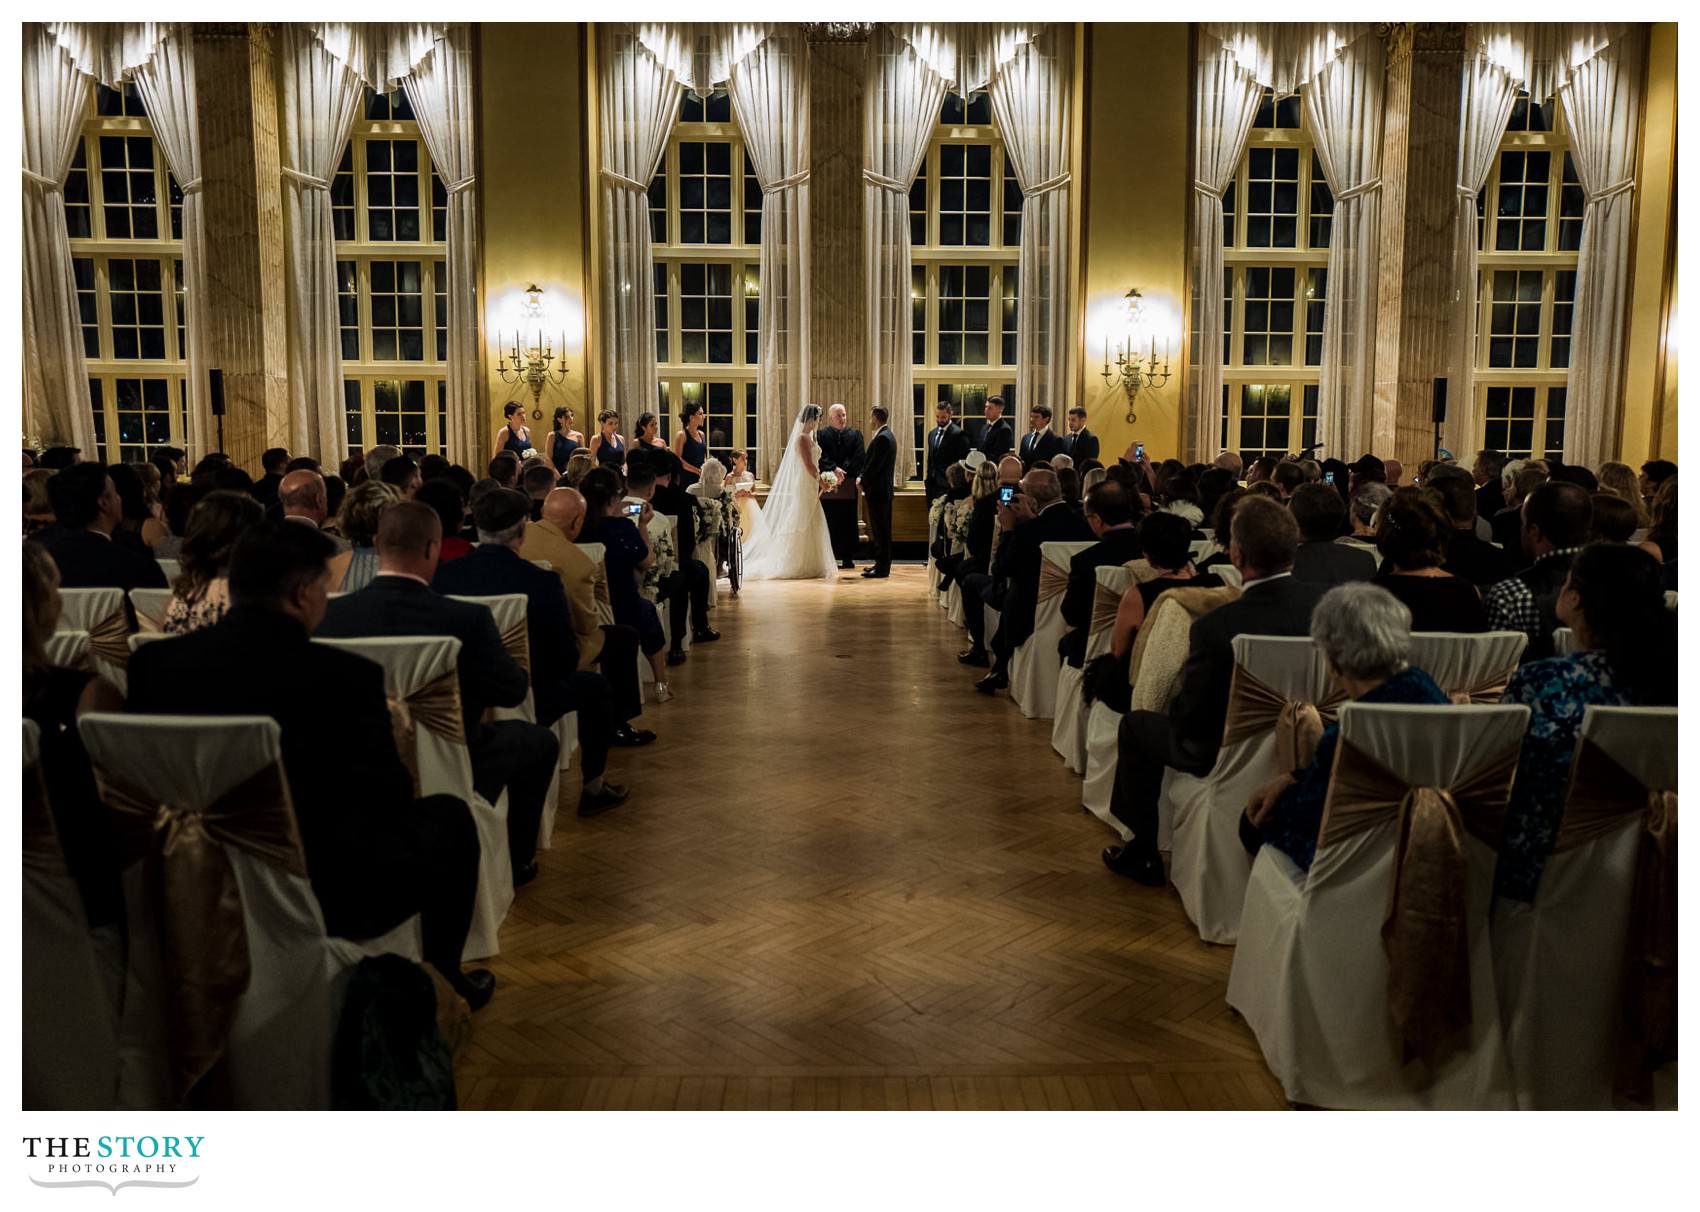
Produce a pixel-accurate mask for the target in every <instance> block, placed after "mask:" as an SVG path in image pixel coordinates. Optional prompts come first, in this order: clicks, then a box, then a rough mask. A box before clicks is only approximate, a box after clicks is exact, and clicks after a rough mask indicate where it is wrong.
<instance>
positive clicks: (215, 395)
mask: <svg viewBox="0 0 1700 1212" xmlns="http://www.w3.org/2000/svg"><path fill="white" fill-rule="evenodd" d="M207 395H208V399H209V400H211V401H212V415H213V416H215V417H222V416H223V415H224V371H222V370H220V369H219V368H218V367H216V366H215V367H213V368H212V369H211V370H209V371H207Z"/></svg>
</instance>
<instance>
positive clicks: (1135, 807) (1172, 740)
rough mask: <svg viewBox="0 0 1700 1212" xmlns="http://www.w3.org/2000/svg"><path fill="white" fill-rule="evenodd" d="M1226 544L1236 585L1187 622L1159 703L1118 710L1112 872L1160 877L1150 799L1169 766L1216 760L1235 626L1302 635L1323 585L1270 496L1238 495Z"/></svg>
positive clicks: (1192, 770)
mask: <svg viewBox="0 0 1700 1212" xmlns="http://www.w3.org/2000/svg"><path fill="white" fill-rule="evenodd" d="M1232 539H1233V542H1232V544H1231V545H1230V546H1229V548H1228V552H1229V556H1230V558H1231V559H1232V561H1233V564H1234V567H1235V568H1237V569H1239V570H1240V576H1241V580H1242V582H1243V584H1244V592H1243V593H1242V594H1241V595H1240V596H1239V597H1238V598H1236V599H1235V600H1234V601H1232V602H1229V603H1227V604H1226V605H1224V606H1220V607H1218V608H1216V609H1215V610H1212V611H1211V612H1210V613H1209V614H1206V615H1203V616H1201V617H1200V618H1199V619H1197V620H1196V621H1195V622H1194V623H1193V625H1192V632H1191V637H1190V640H1189V643H1188V650H1187V658H1186V664H1185V665H1184V666H1183V667H1182V670H1181V681H1180V687H1179V689H1178V690H1177V691H1176V694H1175V699H1174V702H1173V703H1171V704H1170V706H1169V710H1168V711H1166V712H1159V711H1134V712H1130V713H1129V714H1127V715H1125V716H1123V717H1122V722H1121V730H1120V735H1119V737H1118V739H1117V742H1116V748H1117V759H1116V781H1115V787H1114V790H1113V791H1112V792H1111V796H1110V811H1111V812H1113V813H1114V814H1115V815H1116V818H1117V819H1118V820H1120V821H1121V822H1122V823H1123V824H1124V825H1126V826H1127V827H1128V828H1129V829H1131V830H1132V831H1133V840H1132V841H1131V842H1129V843H1128V844H1127V845H1125V846H1111V847H1110V848H1109V849H1107V850H1105V851H1104V856H1103V857H1104V864H1105V866H1107V867H1109V868H1110V870H1111V871H1114V872H1115V873H1116V874H1118V875H1125V876H1128V877H1129V878H1131V879H1134V880H1137V881H1139V882H1140V883H1142V884H1148V885H1151V886H1152V887H1161V886H1162V885H1163V884H1164V883H1165V882H1166V879H1167V877H1166V875H1165V874H1164V870H1163V859H1162V856H1161V855H1159V854H1158V852H1157V800H1158V797H1159V795H1160V794H1161V792H1162V789H1163V772H1164V770H1165V769H1166V768H1167V767H1169V766H1174V767H1176V768H1177V769H1179V770H1184V771H1186V772H1187V773H1189V774H1195V775H1199V776H1200V777H1202V776H1203V775H1205V774H1208V773H1209V772H1210V767H1211V766H1213V765H1214V764H1215V762H1216V751H1217V750H1218V749H1220V748H1221V747H1222V731H1223V728H1224V727H1225V726H1226V722H1227V714H1228V685H1229V683H1230V682H1231V681H1232V679H1233V675H1234V646H1233V641H1234V637H1235V636H1237V635H1309V634H1310V618H1311V612H1312V611H1313V610H1314V609H1315V608H1316V604H1317V602H1318V601H1320V600H1321V598H1322V595H1323V592H1324V590H1325V587H1324V586H1322V585H1316V584H1312V583H1311V582H1308V581H1299V580H1295V579H1294V578H1293V577H1292V575H1291V573H1292V568H1293V553H1294V552H1295V551H1296V550H1297V548H1298V545H1299V528H1298V524H1297V523H1296V522H1294V521H1293V515H1292V514H1291V513H1289V512H1288V511H1287V510H1286V509H1285V508H1283V507H1282V506H1281V505H1280V504H1279V503H1277V502H1275V501H1265V500H1261V499H1259V498H1257V497H1247V498H1246V499H1244V500H1242V501H1241V502H1240V504H1239V507H1238V508H1237V509H1235V510H1234V522H1233V534H1232Z"/></svg>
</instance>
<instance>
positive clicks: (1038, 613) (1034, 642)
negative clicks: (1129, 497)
mask: <svg viewBox="0 0 1700 1212" xmlns="http://www.w3.org/2000/svg"><path fill="white" fill-rule="evenodd" d="M1096 545H1097V543H1096V540H1094V541H1092V542H1065V543H1045V544H1042V545H1041V546H1040V548H1039V597H1038V601H1037V603H1036V604H1035V606H1034V608H1033V634H1032V635H1030V636H1028V637H1027V640H1026V642H1025V643H1023V644H1022V645H1021V646H1020V647H1019V648H1017V649H1016V650H1015V651H1014V653H1012V654H1011V655H1010V661H1009V697H1010V698H1011V699H1013V700H1014V701H1015V705H1016V706H1017V707H1019V708H1020V709H1021V714H1022V715H1024V716H1026V717H1027V718H1028V719H1030V720H1048V719H1050V718H1051V716H1052V714H1054V712H1055V711H1056V697H1057V666H1058V665H1060V664H1062V659H1061V658H1060V657H1059V656H1058V655H1057V644H1058V643H1060V642H1061V640H1062V637H1063V632H1065V631H1066V630H1067V629H1068V626H1067V624H1065V623H1064V622H1063V617H1062V600H1063V593H1064V591H1065V590H1066V589H1067V588H1068V566H1069V561H1070V560H1072V559H1073V558H1074V556H1075V555H1076V553H1078V552H1082V551H1085V550H1086V549H1087V548H1088V547H1094V546H1096Z"/></svg>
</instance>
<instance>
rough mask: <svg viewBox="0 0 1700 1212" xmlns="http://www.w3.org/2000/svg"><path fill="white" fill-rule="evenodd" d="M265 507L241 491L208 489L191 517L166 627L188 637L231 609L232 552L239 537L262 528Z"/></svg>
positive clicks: (166, 615) (217, 619) (220, 617)
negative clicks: (191, 632) (209, 490)
mask: <svg viewBox="0 0 1700 1212" xmlns="http://www.w3.org/2000/svg"><path fill="white" fill-rule="evenodd" d="M264 516H265V510H264V509H262V508H261V507H260V503H259V502H258V501H256V500H255V499H254V498H253V497H249V496H243V495H242V494H241V493H239V492H209V493H208V494H207V495H206V496H205V497H203V498H202V499H201V503H200V504H199V505H197V506H195V512H194V513H192V514H190V515H189V533H188V534H187V535H185V536H184V537H183V555H182V571H181V572H180V573H179V574H178V576H177V580H176V582H175V583H173V585H172V586H171V601H170V603H169V604H168V605H167V606H166V608H165V621H164V622H163V623H162V624H161V629H162V630H164V631H165V632H167V633H168V634H170V635H183V634H185V633H187V632H190V631H199V630H200V629H201V628H202V627H211V626H212V625H213V624H214V623H216V622H218V621H219V620H220V619H222V618H223V617H224V615H225V612H226V611H227V610H229V609H230V581H229V576H230V555H231V553H232V552H233V551H235V550H236V541H237V540H238V539H240V538H241V537H242V535H243V533H244V532H246V531H247V530H248V529H249V528H251V527H254V526H258V525H259V524H260V522H261V521H262V519H263V518H264Z"/></svg>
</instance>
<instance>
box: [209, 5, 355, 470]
mask: <svg viewBox="0 0 1700 1212" xmlns="http://www.w3.org/2000/svg"><path fill="white" fill-rule="evenodd" d="M274 39H275V35H274V33H273V31H272V29H271V27H270V26H268V25H265V24H263V23H258V22H254V23H249V22H197V23H196V25H195V86H196V91H197V100H198V103H199V104H198V109H199V122H200V136H201V180H202V182H203V186H202V189H203V193H202V198H203V206H204V207H205V211H204V214H205V220H204V221H205V224H206V242H207V296H208V297H207V304H208V305H207V310H206V315H207V317H208V325H207V327H208V331H207V333H206V334H205V342H206V352H207V365H208V366H211V367H218V368H220V369H222V370H223V371H224V402H225V415H224V450H225V451H226V452H227V453H228V454H229V455H230V457H231V458H232V459H234V460H235V461H236V463H237V465H238V466H241V467H244V468H247V469H248V470H250V471H252V472H254V473H255V474H258V469H259V465H260V454H261V453H262V452H263V451H265V450H266V449H267V448H268V447H272V446H287V445H288V444H289V390H288V387H289V384H288V377H287V376H288V357H287V350H286V347H285V340H286V327H285V324H286V320H285V314H286V313H285V289H286V287H285V281H286V279H285V277H284V266H283V192H282V178H281V177H280V176H279V172H278V170H279V167H280V162H279V159H278V109H277V83H276V82H277V70H276V60H275V50H274V45H275V42H274ZM208 433H209V440H210V441H211V442H216V441H217V434H218V422H217V420H216V419H214V420H213V421H212V422H211V424H210V425H209V427H208ZM290 453H291V454H317V452H316V451H293V450H292V451H291V452H290ZM330 470H331V471H333V472H334V471H335V469H334V468H332V469H330Z"/></svg>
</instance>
